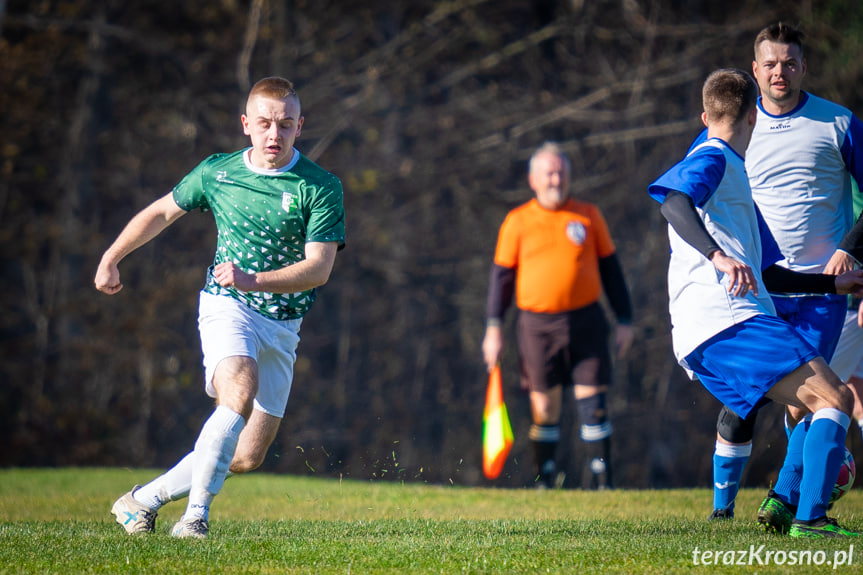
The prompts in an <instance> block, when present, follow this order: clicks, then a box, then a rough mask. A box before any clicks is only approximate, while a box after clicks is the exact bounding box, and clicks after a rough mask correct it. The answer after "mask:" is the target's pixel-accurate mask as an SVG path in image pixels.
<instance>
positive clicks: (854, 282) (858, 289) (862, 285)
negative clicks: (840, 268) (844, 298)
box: [836, 270, 863, 320]
mask: <svg viewBox="0 0 863 575" xmlns="http://www.w3.org/2000/svg"><path fill="white" fill-rule="evenodd" d="M836 293H838V294H839V295H845V294H849V293H850V294H851V295H853V296H854V297H861V296H863V270H850V271H847V272H844V273H841V274H839V275H838V276H836ZM857 319H858V320H859V319H860V313H859V312H858V314H857Z"/></svg>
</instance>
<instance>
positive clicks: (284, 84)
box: [246, 76, 300, 104]
mask: <svg viewBox="0 0 863 575" xmlns="http://www.w3.org/2000/svg"><path fill="white" fill-rule="evenodd" d="M255 96H263V97H265V98H270V99H273V100H287V99H288V98H294V99H296V101H297V103H298V104H299V103H300V96H299V95H298V94H297V91H296V90H295V89H294V83H293V82H291V81H290V80H287V79H285V78H281V77H279V76H270V77H269V78H263V79H261V80H258V81H257V82H256V83H255V85H254V86H252V89H251V90H249V97H248V99H247V100H246V102H247V103H248V102H249V101H250V100H251V99H252V98H254V97H255Z"/></svg>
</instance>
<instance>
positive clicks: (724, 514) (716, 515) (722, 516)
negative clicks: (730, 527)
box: [707, 509, 734, 521]
mask: <svg viewBox="0 0 863 575" xmlns="http://www.w3.org/2000/svg"><path fill="white" fill-rule="evenodd" d="M728 519H734V510H733V509H714V510H713V513H711V514H710V517H708V518H707V520H708V521H717V520H719V521H723V520H728Z"/></svg>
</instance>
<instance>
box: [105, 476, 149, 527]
mask: <svg viewBox="0 0 863 575" xmlns="http://www.w3.org/2000/svg"><path fill="white" fill-rule="evenodd" d="M140 487H141V486H140V485H136V486H135V487H133V488H132V490H131V491H129V492H128V493H126V494H125V495H123V496H122V497H121V498H120V499H118V500H117V501H115V502H114V505H113V506H112V507H111V513H112V514H113V515H114V517H115V519H116V521H117V523H119V524H120V525H122V526H123V529H125V530H126V533H128V534H130V535H134V534H136V533H152V532H153V531H155V530H156V515H158V513H157V512H156V511H154V510H153V509H150V508H149V507H147V506H146V505H144V504H143V503H139V502H138V501H137V500H136V499H135V498H134V497H133V495H134V493H135V491H137V490H138V489H140Z"/></svg>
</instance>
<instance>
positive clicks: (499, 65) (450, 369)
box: [0, 0, 863, 488]
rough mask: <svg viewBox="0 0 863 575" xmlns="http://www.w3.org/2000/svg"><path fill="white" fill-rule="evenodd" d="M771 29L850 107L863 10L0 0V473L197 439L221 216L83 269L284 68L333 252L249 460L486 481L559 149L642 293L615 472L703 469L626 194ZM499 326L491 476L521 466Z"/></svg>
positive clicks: (657, 280)
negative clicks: (331, 192)
mask: <svg viewBox="0 0 863 575" xmlns="http://www.w3.org/2000/svg"><path fill="white" fill-rule="evenodd" d="M777 19H783V20H787V21H790V22H793V23H796V24H800V25H801V26H802V27H803V29H804V30H805V31H806V32H807V34H808V42H807V58H808V74H807V78H808V79H807V80H806V83H805V87H806V88H808V89H810V90H812V91H813V92H815V93H817V94H819V95H821V96H824V97H827V98H830V99H832V100H835V101H838V102H840V103H842V104H844V105H846V106H847V107H849V108H851V109H852V110H854V111H855V112H857V113H858V115H859V114H860V113H861V112H863V90H861V80H863V59H861V58H860V55H861V53H863V10H861V9H860V6H859V3H858V2H857V0H824V1H821V2H814V1H811V0H798V1H775V2H755V1H729V2H721V3H720V2H714V1H712V0H613V1H599V0H597V1H584V0H536V1H532V2H531V1H525V0H496V1H494V2H490V1H487V0H451V1H433V0H386V1H380V2H360V1H351V0H285V1H277V0H220V1H214V0H174V1H172V2H164V1H161V0H158V1H157V0H139V1H136V2H128V1H127V0H100V1H99V2H92V1H91V2H87V1H84V0H63V1H60V0H30V1H27V0H0V109H2V111H3V113H2V117H0V270H2V272H0V273H2V279H3V288H2V292H0V294H2V295H0V354H2V355H0V361H2V365H0V440H2V441H0V445H2V447H0V465H2V466H70V465H76V466H130V467H166V466H169V465H172V464H173V463H174V462H175V461H176V460H177V459H178V458H179V457H181V456H182V455H184V454H185V453H186V452H187V451H188V450H189V449H190V448H191V446H192V443H193V441H194V438H195V436H196V435H197V432H198V430H199V427H200V425H201V423H202V422H203V420H204V418H205V417H206V416H207V415H208V413H209V411H210V409H211V401H210V400H209V399H208V398H207V397H206V396H205V394H204V392H203V389H202V368H201V365H200V348H199V342H198V334H197V327H196V304H197V293H198V290H199V288H200V287H201V285H202V282H203V278H204V270H205V268H206V266H207V265H208V264H209V263H210V262H211V261H212V257H213V249H214V245H215V226H214V224H213V223H212V221H211V217H210V216H209V215H208V214H201V213H193V214H190V215H189V216H186V217H185V218H183V219H182V220H181V221H180V222H179V223H178V224H177V225H175V226H174V227H172V228H169V229H168V230H167V231H166V232H165V233H164V234H163V235H162V236H160V237H159V238H157V239H156V240H155V241H153V242H152V243H150V244H149V245H147V246H145V247H144V248H142V249H141V250H139V251H138V252H136V253H134V254H133V255H131V256H129V257H128V258H127V259H126V261H125V262H124V263H123V264H122V265H121V273H122V275H123V280H124V284H125V286H126V287H125V289H124V290H123V291H122V292H121V293H120V294H118V295H116V296H113V297H111V296H106V295H103V294H101V293H98V292H97V291H96V290H95V289H94V288H93V275H94V273H95V270H96V266H97V263H98V260H99V257H100V256H101V253H102V252H103V251H104V249H105V248H106V247H107V246H108V245H109V244H110V242H111V241H112V240H113V239H114V238H115V237H116V235H117V233H119V231H120V230H121V228H122V227H123V225H124V224H125V223H126V222H127V221H128V220H129V219H130V218H131V217H132V216H133V215H134V214H135V213H136V212H137V211H138V210H140V209H141V208H143V207H144V206H146V205H147V204H148V203H150V202H151V201H153V200H154V199H156V198H157V197H159V196H161V195H163V194H165V193H167V192H168V191H169V190H170V189H171V188H172V187H173V185H174V184H175V183H177V182H178V181H179V180H180V179H181V178H182V177H183V176H184V175H185V174H186V173H187V172H188V171H189V170H190V169H191V168H192V167H194V166H195V165H196V164H197V163H198V162H199V161H200V160H201V159H203V158H204V157H205V156H206V155H209V154H210V153H214V152H225V151H232V150H235V149H238V148H240V147H243V146H245V145H246V143H247V140H246V139H245V137H244V136H243V135H242V130H241V126H240V123H239V114H240V113H241V111H242V106H243V104H244V99H245V95H246V92H247V90H248V88H249V86H250V85H251V83H253V82H254V81H256V80H257V79H259V78H260V77H263V76H268V75H282V76H286V77H288V78H290V79H292V80H293V81H294V82H295V84H296V86H297V88H298V90H299V93H300V96H301V99H302V102H303V113H304V115H305V117H306V123H305V126H304V129H303V134H302V137H301V138H300V140H299V141H298V144H297V145H298V147H299V148H300V149H301V150H302V151H303V152H304V153H305V154H306V155H308V156H309V157H311V158H312V159H313V160H315V161H317V162H318V163H320V164H321V165H322V166H324V167H325V168H327V169H329V170H330V171H332V172H334V173H335V174H337V175H338V176H339V177H340V178H341V179H342V181H343V183H344V187H345V204H346V209H347V225H348V241H347V249H345V250H344V251H343V252H341V253H340V255H339V256H338V258H337V261H336V267H335V270H334V272H333V275H332V277H331V280H330V282H329V284H327V285H326V286H325V287H324V288H323V289H322V290H321V292H320V296H319V299H318V302H317V303H316V304H315V307H314V308H313V310H312V311H311V313H310V314H309V316H308V317H307V319H306V321H305V323H304V325H303V330H302V333H301V336H302V341H301V343H300V351H299V353H300V358H299V360H298V362H297V366H296V376H295V381H294V389H293V393H292V397H291V401H290V402H289V404H288V409H287V413H286V415H285V420H284V423H283V426H282V429H281V431H280V435H279V437H278V439H277V440H276V442H275V444H274V445H273V447H272V449H271V451H270V453H269V454H268V457H267V461H266V463H265V464H264V467H263V469H264V470H267V471H272V472H282V473H292V474H314V475H316V476H322V477H345V478H354V479H370V480H378V479H380V480H401V481H425V482H431V483H441V484H450V483H452V484H456V485H488V484H490V482H488V481H487V480H485V479H484V478H483V476H482V472H481V445H480V436H481V424H482V410H483V401H484V395H485V385H486V376H485V372H484V366H483V365H482V361H481V352H480V348H479V346H480V342H481V339H482V334H483V319H484V318H483V315H484V302H485V294H486V287H487V278H488V269H489V265H490V263H491V258H492V254H493V250H494V244H495V241H496V237H497V230H498V227H499V225H500V223H501V222H502V220H503V217H504V215H505V214H506V212H507V211H508V210H509V209H511V208H512V207H514V206H515V205H517V204H519V203H521V202H523V201H526V200H527V199H529V198H530V196H531V193H530V191H529V189H528V188H527V185H526V177H525V174H526V161H527V159H528V156H529V155H530V153H531V152H532V150H533V149H534V148H535V147H536V146H537V145H539V144H540V143H542V142H543V141H545V140H549V139H551V140H557V141H559V142H561V143H562V144H563V145H564V146H565V148H566V150H567V151H568V153H569V154H570V157H571V159H572V163H573V168H574V169H573V174H574V176H573V191H574V194H575V195H577V196H578V197H580V198H583V199H586V200H589V201H591V202H594V203H596V204H598V205H599V206H600V208H601V209H602V211H603V213H604V214H605V216H606V218H607V220H608V222H609V225H610V228H611V230H612V234H613V237H614V239H615V241H616V243H617V247H618V252H619V255H620V258H621V261H622V264H623V266H624V269H625V273H626V276H627V278H628V281H629V283H630V290H631V293H632V299H633V304H634V309H635V317H636V321H635V323H636V327H637V334H638V335H637V341H636V344H635V347H634V349H633V351H632V353H631V355H630V356H629V357H628V358H627V359H626V360H625V361H623V362H618V363H617V365H616V373H615V383H614V388H613V391H612V393H611V400H610V401H611V404H610V406H611V410H612V419H613V423H614V427H615V430H616V432H615V435H614V438H615V442H616V443H615V452H614V463H615V467H616V479H617V484H618V486H621V487H628V488H644V487H681V486H693V485H700V486H707V485H709V484H710V470H711V456H712V450H713V441H714V423H715V417H716V413H717V409H718V403H717V402H716V401H715V400H714V399H713V398H712V397H710V396H709V395H708V394H707V393H706V392H704V391H703V389H702V388H701V387H700V386H699V385H698V384H693V383H691V382H689V381H688V380H687V379H686V377H685V375H684V373H683V372H682V370H681V369H680V368H679V367H678V366H677V365H676V363H675V361H674V359H673V356H672V353H671V349H670V335H669V333H670V328H669V322H668V314H667V296H666V291H665V270H666V264H667V252H668V245H667V239H666V233H665V225H664V221H663V220H662V218H661V216H660V214H659V211H658V209H657V207H656V206H655V205H654V204H653V203H652V202H651V200H650V199H649V198H648V196H647V194H646V192H645V189H646V186H647V184H648V183H649V182H651V181H652V180H653V179H654V178H656V177H657V176H658V175H659V174H660V173H662V172H663V171H664V170H665V169H667V168H668V167H669V166H670V165H671V164H673V163H674V162H675V161H677V160H678V159H679V158H680V157H682V155H683V153H684V152H685V150H686V148H687V147H688V144H689V142H690V141H691V140H692V138H693V137H694V136H695V135H696V133H697V132H698V131H699V129H700V127H701V126H700V121H699V114H700V88H701V83H702V81H703V79H704V78H705V77H706V75H707V74H708V73H709V72H710V71H711V70H712V69H714V68H716V67H725V66H735V67H740V68H744V69H746V70H751V65H750V63H751V60H752V41H753V39H754V36H755V34H756V32H757V31H758V30H759V29H761V28H762V27H763V26H765V25H767V24H769V23H771V22H773V21H775V20H777ZM512 320H513V317H512V314H511V316H510V317H509V319H508V328H509V330H510V331H509V335H510V337H509V342H508V345H509V347H508V348H507V351H506V356H505V361H504V384H505V388H506V389H505V398H506V400H507V403H508V406H509V410H510V414H511V417H512V420H513V427H514V429H515V434H516V444H515V446H514V448H513V451H512V453H511V455H510V458H509V460H508V462H507V465H506V468H505V470H504V474H503V476H502V477H501V478H500V479H498V480H497V481H496V482H495V483H494V484H495V485H501V486H522V485H526V484H527V483H528V482H529V481H530V475H531V454H530V447H529V444H528V442H527V440H526V433H527V428H528V425H529V416H528V407H527V401H526V397H524V396H523V395H522V394H521V393H520V392H519V391H518V382H517V369H516V358H515V349H514V346H513V343H514V341H513V340H514V336H513V334H512V331H511V328H512V323H513V321H512ZM765 353H769V350H765ZM570 413H571V410H570ZM780 415H781V413H780V410H779V409H778V408H775V407H771V408H768V409H767V410H766V411H765V412H764V414H763V415H762V418H761V420H760V421H759V424H758V436H757V440H756V445H755V451H754V456H753V458H752V461H751V463H750V466H749V468H748V469H747V472H746V475H745V476H744V480H745V483H746V484H747V485H752V486H762V485H767V484H768V483H769V482H770V481H771V480H773V479H774V478H775V474H776V471H777V468H778V464H779V462H780V461H781V457H782V454H783V450H784V445H785V441H784V435H783V433H782V429H781V423H780V419H781V418H780ZM567 417H568V418H569V419H571V416H567ZM576 432H577V430H576ZM849 435H850V440H849V441H850V442H851V446H852V450H853V451H854V452H855V453H856V454H857V455H858V457H863V445H861V440H860V435H859V433H856V432H852V433H850V434H849ZM573 437H574V441H573V443H572V446H571V447H566V446H565V447H564V448H563V451H564V457H565V460H566V466H567V468H568V470H569V475H568V479H567V486H570V487H578V486H580V485H581V475H580V469H581V465H582V462H581V459H580V457H581V456H580V453H581V450H580V449H579V447H580V445H579V443H578V440H577V439H575V437H576V436H573Z"/></svg>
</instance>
